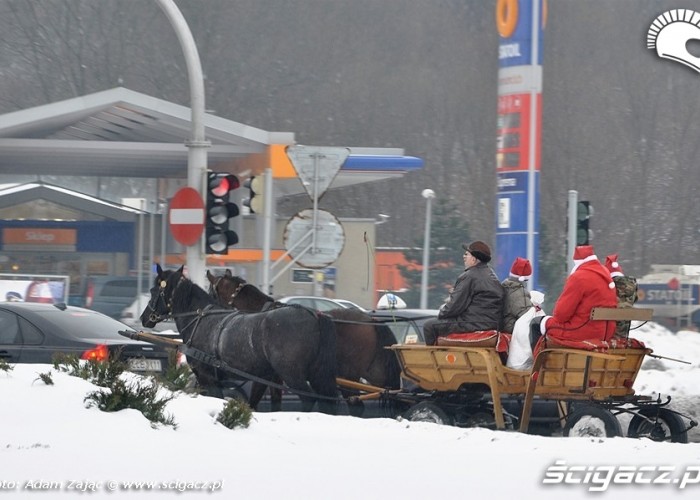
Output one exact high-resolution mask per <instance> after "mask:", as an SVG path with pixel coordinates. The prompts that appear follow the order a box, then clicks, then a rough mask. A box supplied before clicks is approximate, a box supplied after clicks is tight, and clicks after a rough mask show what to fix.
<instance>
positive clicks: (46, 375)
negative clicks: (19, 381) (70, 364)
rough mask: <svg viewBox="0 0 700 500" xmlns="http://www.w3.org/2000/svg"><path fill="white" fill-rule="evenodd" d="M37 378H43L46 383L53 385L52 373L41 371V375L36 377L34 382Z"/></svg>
mask: <svg viewBox="0 0 700 500" xmlns="http://www.w3.org/2000/svg"><path fill="white" fill-rule="evenodd" d="M37 380H41V381H42V382H43V383H44V384H46V385H53V377H52V376H51V373H48V372H47V373H40V374H39V377H38V378H36V379H34V382H36V381H37Z"/></svg>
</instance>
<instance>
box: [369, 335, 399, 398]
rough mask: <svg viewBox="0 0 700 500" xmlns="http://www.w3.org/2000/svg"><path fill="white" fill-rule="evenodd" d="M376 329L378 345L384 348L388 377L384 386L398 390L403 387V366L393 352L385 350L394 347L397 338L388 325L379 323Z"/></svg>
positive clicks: (383, 354) (385, 368) (385, 367)
mask: <svg viewBox="0 0 700 500" xmlns="http://www.w3.org/2000/svg"><path fill="white" fill-rule="evenodd" d="M374 329H375V331H376V332H377V341H378V344H379V346H380V347H381V348H382V356H384V375H385V376H386V379H385V382H384V385H385V386H386V387H388V388H389V389H398V388H400V387H401V365H400V364H399V360H398V358H397V357H396V354H395V353H394V352H393V351H390V350H388V349H384V347H388V346H391V345H394V344H395V343H396V337H394V332H392V331H391V328H389V326H388V325H385V324H381V323H378V324H377V325H375V327H374Z"/></svg>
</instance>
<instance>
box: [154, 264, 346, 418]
mask: <svg viewBox="0 0 700 500" xmlns="http://www.w3.org/2000/svg"><path fill="white" fill-rule="evenodd" d="M170 316H172V317H173V318H174V319H175V324H176V325H177V329H178V331H179V333H180V336H181V337H182V340H183V342H185V343H186V344H187V345H190V346H191V347H193V348H196V349H199V350H200V351H203V352H205V353H207V354H210V355H213V356H215V357H216V358H218V359H220V360H221V361H223V362H224V363H226V364H227V365H229V366H231V367H233V368H235V369H237V370H241V371H243V372H245V373H248V374H251V375H254V376H256V377H261V378H265V379H267V380H271V379H272V378H274V377H275V376H279V378H281V379H282V380H283V381H284V382H285V383H286V385H287V386H288V387H289V388H290V389H292V391H296V392H297V394H298V395H299V398H300V399H301V401H302V409H303V410H304V411H311V409H312V408H313V405H314V402H316V401H317V400H318V403H319V409H320V410H321V411H324V412H326V413H335V412H336V407H337V399H336V395H337V388H336V382H335V371H336V369H335V367H336V364H335V325H334V324H333V321H332V320H331V319H330V318H329V317H327V316H325V315H322V314H315V313H313V312H310V311H308V310H306V309H304V308H300V307H295V308H280V309H275V310H273V311H270V312H266V313H256V314H243V313H240V312H231V311H228V310H223V309H221V308H220V307H219V306H218V304H217V303H216V302H215V301H214V300H213V299H212V298H211V297H210V296H209V295H208V294H207V293H206V292H205V291H204V290H202V289H201V288H200V287H199V286H197V285H196V284H195V283H193V282H192V281H190V280H189V279H187V278H186V277H185V276H183V268H182V267H180V269H178V270H177V271H163V270H162V269H161V267H160V266H157V276H156V278H155V283H154V286H153V288H152V289H151V298H150V301H149V303H148V305H147V306H146V309H145V310H144V311H143V313H142V314H141V323H142V324H143V326H144V327H147V328H152V327H153V326H155V324H156V323H158V322H159V321H162V320H163V319H165V318H167V317H170ZM192 370H193V372H194V373H195V375H196V377H197V381H198V382H199V383H200V385H202V386H205V387H214V388H219V390H220V386H219V383H220V379H221V377H220V376H219V375H220V374H219V373H217V369H216V368H215V367H213V366H211V365H209V364H206V363H202V362H198V361H196V360H193V362H192ZM314 395H317V396H319V397H315V396H314Z"/></svg>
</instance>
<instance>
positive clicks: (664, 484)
mask: <svg viewBox="0 0 700 500" xmlns="http://www.w3.org/2000/svg"><path fill="white" fill-rule="evenodd" d="M633 336H635V337H637V338H639V339H641V340H643V341H645V342H646V343H647V344H648V345H649V346H650V347H652V348H653V349H654V352H655V354H659V355H662V356H667V357H673V358H680V359H685V360H688V361H691V362H692V365H685V364H681V363H677V362H673V361H669V360H654V361H653V362H650V361H647V364H648V365H649V366H648V368H649V369H643V371H642V372H641V373H640V376H639V378H638V384H637V385H636V386H635V387H636V388H637V392H638V393H643V394H647V393H650V392H652V391H658V392H661V393H664V394H671V395H673V396H674V402H673V404H674V407H675V403H676V398H686V399H687V400H688V401H695V400H697V399H698V398H697V396H698V393H699V391H700V390H699V389H698V386H699V384H698V382H699V379H700V377H699V376H698V373H700V371H699V370H698V359H700V358H699V355H700V334H697V333H693V332H680V333H678V334H673V333H671V332H669V331H668V330H666V329H664V328H661V327H658V326H656V325H653V324H650V325H645V326H644V327H643V328H641V329H639V330H637V331H635V332H634V334H633ZM47 372H51V374H52V378H53V381H54V384H53V385H45V384H44V383H43V382H42V381H41V379H40V378H39V374H42V373H47ZM95 389H96V388H95V387H94V386H93V385H92V384H90V383H89V382H87V381H84V380H81V379H78V378H75V377H71V376H68V375H66V374H65V373H59V372H56V371H54V370H53V368H52V367H51V366H49V365H15V367H14V369H13V370H12V371H10V372H7V373H5V372H0V394H1V395H2V404H1V405H0V422H1V423H2V429H1V430H0V498H41V499H47V498H75V497H76V496H78V494H79V493H80V495H83V496H85V497H89V498H98V497H99V498H101V497H109V498H122V497H123V498H154V497H163V496H165V495H176V494H177V495H178V496H179V497H181V498H190V497H201V496H204V497H206V498H222V499H223V498H225V499H263V498H264V499H268V498H284V499H380V498H381V499H392V498H401V499H402V500H405V499H429V498H467V497H468V498H475V499H479V498H509V499H510V498H538V499H543V498H557V499H560V498H562V497H564V496H565V497H566V498H567V499H568V498H591V497H592V496H594V497H597V498H614V499H615V500H620V499H627V498H629V499H635V500H639V499H644V498H654V499H658V498H697V495H698V491H700V444H698V443H690V444H673V443H656V442H651V441H649V440H644V439H630V438H612V439H591V438H552V437H540V436H530V435H523V434H520V433H517V432H513V431H490V430H486V429H461V428H455V427H446V426H439V425H434V424H429V423H417V422H408V421H405V420H401V419H397V420H393V419H359V418H354V417H349V416H328V415H322V414H316V413H311V414H302V413H291V412H290V413H256V414H255V417H254V420H253V422H252V423H251V425H250V427H249V428H247V429H238V430H230V429H227V428H226V427H224V426H222V425H221V424H219V423H217V422H216V418H215V417H216V415H217V413H218V412H219V411H220V410H221V408H222V407H223V404H224V403H223V402H222V401H221V400H217V399H213V398H208V397H202V396H199V397H192V396H189V395H185V394H179V395H177V397H176V398H175V399H174V400H173V401H171V402H170V403H169V405H168V412H169V413H170V414H171V415H173V417H174V418H175V421H176V422H177V428H176V429H174V428H172V427H159V428H156V429H154V428H152V427H151V425H150V423H149V422H148V421H147V420H146V419H145V418H144V417H143V416H142V415H141V414H140V413H139V412H137V411H135V410H124V411H121V412H117V413H104V412H101V411H99V410H97V409H95V408H86V407H85V403H84V398H85V395H86V394H87V393H88V392H90V391H93V390H95ZM695 404H697V403H695ZM653 482H656V484H653ZM81 490H84V492H82V491H81ZM596 490H602V491H596Z"/></svg>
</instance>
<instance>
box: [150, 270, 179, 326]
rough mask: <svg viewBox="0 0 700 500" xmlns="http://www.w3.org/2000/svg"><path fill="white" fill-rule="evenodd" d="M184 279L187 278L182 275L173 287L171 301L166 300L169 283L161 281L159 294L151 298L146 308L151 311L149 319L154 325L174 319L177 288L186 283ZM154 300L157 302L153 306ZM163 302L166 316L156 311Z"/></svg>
mask: <svg viewBox="0 0 700 500" xmlns="http://www.w3.org/2000/svg"><path fill="white" fill-rule="evenodd" d="M184 279H185V277H184V276H182V275H181V276H180V279H179V280H178V282H177V283H176V284H175V286H174V287H173V291H172V293H171V294H170V300H166V298H165V289H166V288H167V286H168V281H167V280H164V279H161V280H160V283H159V290H158V294H157V295H155V296H151V300H149V301H148V304H147V305H146V307H147V308H148V309H150V310H151V313H150V314H149V315H148V319H149V320H150V321H153V322H154V323H160V322H161V321H163V320H166V319H168V318H170V317H172V315H173V296H174V295H175V290H177V287H179V286H180V284H181V283H182V282H183V281H184ZM154 300H155V301H156V303H155V304H152V303H153V302H154ZM161 302H162V305H163V306H164V307H165V311H166V314H165V315H162V314H161V313H159V312H158V309H156V307H158V306H159V305H161Z"/></svg>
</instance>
